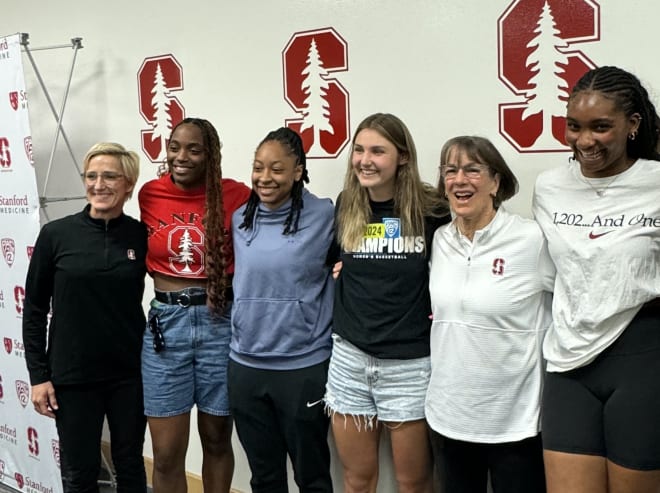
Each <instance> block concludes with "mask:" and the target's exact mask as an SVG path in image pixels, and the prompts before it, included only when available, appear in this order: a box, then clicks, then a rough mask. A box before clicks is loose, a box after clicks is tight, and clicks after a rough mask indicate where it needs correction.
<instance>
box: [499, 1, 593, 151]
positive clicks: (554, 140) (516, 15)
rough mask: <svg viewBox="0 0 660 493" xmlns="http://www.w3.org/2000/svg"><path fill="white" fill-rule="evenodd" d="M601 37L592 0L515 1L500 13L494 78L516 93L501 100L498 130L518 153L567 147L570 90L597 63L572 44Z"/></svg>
mask: <svg viewBox="0 0 660 493" xmlns="http://www.w3.org/2000/svg"><path fill="white" fill-rule="evenodd" d="M599 39H600V7H599V5H598V4H597V3H596V2H595V1H593V0H514V1H513V2H512V3H511V4H510V5H509V6H508V7H507V9H506V10H505V11H504V13H503V14H502V16H501V17H500V18H499V20H498V24H497V49H498V55H499V63H498V72H499V73H498V77H499V79H500V80H501V81H502V82H503V83H504V84H505V85H506V86H507V87H508V88H509V90H510V91H511V92H512V93H513V94H514V95H515V96H517V98H512V99H514V100H516V99H517V101H515V102H507V103H502V104H500V105H499V127H500V128H499V130H500V134H502V136H503V137H504V138H505V139H506V140H508V141H509V143H511V145H513V147H515V148H516V149H517V150H518V151H519V152H557V151H561V152H565V151H566V150H567V149H568V148H567V147H566V141H565V139H564V128H565V124H566V119H565V115H566V101H567V99H568V95H569V92H570V90H571V88H572V87H573V86H574V85H575V83H576V82H577V81H578V79H579V78H580V77H581V76H582V75H583V74H584V73H585V72H586V71H588V70H590V69H592V68H595V66H596V65H595V64H594V63H593V62H592V61H591V60H589V58H587V56H586V55H585V54H584V53H582V51H580V50H578V49H577V48H576V45H577V44H578V43H584V42H587V41H598V40H599Z"/></svg>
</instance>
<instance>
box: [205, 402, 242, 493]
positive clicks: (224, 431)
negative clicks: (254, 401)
mask: <svg viewBox="0 0 660 493" xmlns="http://www.w3.org/2000/svg"><path fill="white" fill-rule="evenodd" d="M197 425H198V426H197V427H198V429H199V436H200V439H201V442H202V453H203V461H202V483H203V484H204V492H205V493H228V492H229V490H230V488H231V480H232V476H233V474H234V451H233V449H232V446H231V432H232V428H233V421H232V418H231V417H230V416H213V415H211V414H206V413H203V412H201V411H200V412H198V413H197Z"/></svg>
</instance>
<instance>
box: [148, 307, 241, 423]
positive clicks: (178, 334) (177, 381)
mask: <svg viewBox="0 0 660 493" xmlns="http://www.w3.org/2000/svg"><path fill="white" fill-rule="evenodd" d="M230 313H231V303H228V305H227V307H226V308H225V312H224V314H223V315H222V316H217V315H216V316H214V315H212V314H211V312H210V310H209V309H208V307H207V306H206V305H191V306H188V307H182V306H179V305H169V304H166V303H161V302H160V301H157V300H155V299H154V300H152V301H151V309H150V310H149V317H148V320H151V319H152V317H153V316H154V315H157V316H158V320H159V324H160V328H161V331H162V334H163V339H164V342H165V344H164V347H163V349H162V350H160V351H159V352H156V351H155V350H154V344H153V343H154V336H153V334H152V332H151V331H150V330H149V327H148V326H147V330H145V332H144V340H143V344H142V379H143V385H144V412H145V414H146V415H147V416H151V417H168V416H177V415H179V414H184V413H187V412H188V411H190V410H191V409H192V407H193V405H194V404H195V405H197V409H198V410H199V411H202V412H204V413H206V414H211V415H213V416H228V415H229V414H230V412H229V396H228V394H227V363H228V362H229V341H230V339H231V319H230Z"/></svg>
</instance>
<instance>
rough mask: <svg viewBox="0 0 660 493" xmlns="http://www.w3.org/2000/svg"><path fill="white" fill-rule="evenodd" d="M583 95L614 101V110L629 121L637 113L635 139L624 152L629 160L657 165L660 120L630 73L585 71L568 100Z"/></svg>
mask: <svg viewBox="0 0 660 493" xmlns="http://www.w3.org/2000/svg"><path fill="white" fill-rule="evenodd" d="M583 91H598V92H601V93H602V94H603V96H605V97H606V98H609V99H611V100H613V101H614V103H615V104H616V106H617V108H618V109H620V110H621V111H623V113H624V114H625V115H626V116H627V117H629V116H631V115H632V114H634V113H639V115H640V116H641V117H642V120H641V121H640V122H639V128H638V134H639V135H638V137H637V138H636V139H628V141H627V145H626V151H627V154H628V157H630V158H633V159H637V158H643V159H650V160H653V161H660V154H659V153H658V148H657V147H658V137H659V134H660V125H659V123H660V117H658V113H657V111H656V109H655V106H654V104H653V103H652V102H651V100H650V98H649V93H648V91H647V90H646V89H645V88H644V86H642V83H641V82H640V80H639V79H638V78H637V77H636V76H635V75H633V74H631V73H630V72H627V71H625V70H623V69H621V68H619V67H612V66H604V67H598V68H595V69H593V70H590V71H588V72H587V73H586V74H584V75H583V76H582V77H581V78H580V80H578V82H577V83H576V84H575V86H574V87H573V91H572V92H571V96H570V98H569V99H572V98H573V97H575V95H576V94H578V93H580V92H583Z"/></svg>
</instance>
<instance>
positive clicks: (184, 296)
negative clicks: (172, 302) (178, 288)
mask: <svg viewBox="0 0 660 493" xmlns="http://www.w3.org/2000/svg"><path fill="white" fill-rule="evenodd" d="M176 302H177V303H178V304H179V306H181V307H183V308H188V307H189V306H190V302H191V299H190V295H189V294H188V293H181V294H180V295H179V296H177V297H176Z"/></svg>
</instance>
